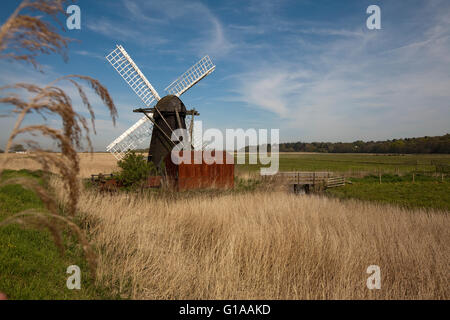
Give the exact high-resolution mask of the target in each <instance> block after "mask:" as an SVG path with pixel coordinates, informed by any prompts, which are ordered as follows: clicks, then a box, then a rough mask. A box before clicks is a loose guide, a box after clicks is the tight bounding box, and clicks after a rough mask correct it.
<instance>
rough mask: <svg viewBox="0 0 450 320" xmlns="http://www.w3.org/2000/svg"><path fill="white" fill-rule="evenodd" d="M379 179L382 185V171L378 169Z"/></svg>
mask: <svg viewBox="0 0 450 320" xmlns="http://www.w3.org/2000/svg"><path fill="white" fill-rule="evenodd" d="M378 178H379V179H380V184H381V170H380V169H378Z"/></svg>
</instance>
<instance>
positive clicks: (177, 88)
mask: <svg viewBox="0 0 450 320" xmlns="http://www.w3.org/2000/svg"><path fill="white" fill-rule="evenodd" d="M215 68H216V66H215V65H214V64H213V62H212V61H211V59H210V58H209V56H205V57H203V58H202V59H200V61H199V62H197V63H196V64H194V65H193V66H192V67H190V68H189V69H188V70H187V71H186V72H185V73H183V74H182V75H181V76H180V77H179V78H178V79H176V80H175V81H174V82H172V83H171V84H170V85H169V86H168V87H167V88H166V89H165V90H166V91H167V92H168V93H169V94H173V95H176V96H177V97H179V96H181V95H182V94H183V93H185V92H186V91H187V90H189V88H191V87H192V86H193V85H194V84H196V83H197V82H199V81H200V80H202V79H203V78H204V77H206V76H207V75H208V74H210V73H211V72H213V71H214V69H215Z"/></svg>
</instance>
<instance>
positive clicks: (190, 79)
mask: <svg viewBox="0 0 450 320" xmlns="http://www.w3.org/2000/svg"><path fill="white" fill-rule="evenodd" d="M215 69H216V66H215V65H214V63H213V62H212V61H211V59H210V58H209V56H205V57H203V58H202V59H200V61H199V62H197V63H196V64H194V65H193V66H192V67H190V68H189V69H188V70H187V71H186V72H185V73H183V74H182V75H181V76H179V77H178V78H177V79H176V80H175V81H173V82H172V83H171V84H170V85H169V86H168V87H167V88H166V89H165V90H166V91H167V92H168V93H169V94H173V95H176V96H177V97H179V96H181V95H182V94H183V93H185V92H186V91H187V90H189V89H190V88H192V87H193V86H194V85H195V84H196V83H198V82H199V81H200V80H202V79H203V78H204V77H206V76H207V75H209V74H210V73H212V72H213V71H214V70H215ZM194 124H195V122H193V123H192V125H193V126H194ZM194 127H195V126H194ZM191 130H192V131H194V130H193V128H192V129H191V128H190V125H189V124H188V132H191ZM189 138H190V140H191V141H190V142H191V145H192V146H193V147H194V150H204V149H205V148H206V146H207V145H208V143H203V142H202V139H201V137H191V136H190V135H189Z"/></svg>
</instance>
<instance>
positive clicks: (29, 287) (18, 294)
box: [0, 170, 108, 299]
mask: <svg viewBox="0 0 450 320" xmlns="http://www.w3.org/2000/svg"><path fill="white" fill-rule="evenodd" d="M17 176H20V177H23V176H25V177H33V178H35V179H37V180H38V181H40V182H42V179H41V174H40V173H39V172H29V171H26V170H21V171H5V172H3V175H2V180H5V179H7V178H11V177H17ZM31 208H39V209H42V208H43V205H42V203H41V201H40V199H39V198H38V197H37V196H36V195H35V194H34V193H33V192H32V191H29V190H25V189H24V188H22V187H21V186H19V185H5V186H2V187H0V221H2V220H4V219H5V218H7V217H8V216H10V215H12V214H14V213H18V212H20V211H22V210H25V209H31ZM64 242H65V252H64V255H61V254H60V253H59V251H58V249H57V247H56V246H55V244H54V242H53V238H52V236H51V235H50V233H49V232H48V231H47V230H36V229H32V228H30V227H22V226H19V225H17V224H15V225H9V226H6V227H1V228H0V292H3V293H6V295H7V296H8V297H9V298H10V299H105V298H108V294H107V293H106V292H105V291H104V290H100V289H99V288H97V287H95V286H94V284H93V281H92V280H91V279H90V278H89V274H88V272H87V271H86V272H84V273H83V270H88V268H87V264H86V262H85V259H84V258H83V254H82V251H81V249H80V248H79V246H78V245H77V244H76V242H75V240H74V238H73V237H71V236H69V235H68V234H65V235H64ZM73 264H75V265H78V266H79V267H80V268H81V270H82V274H81V289H80V290H69V289H67V287H66V280H67V277H68V276H69V275H68V274H66V270H67V267H68V266H70V265H73Z"/></svg>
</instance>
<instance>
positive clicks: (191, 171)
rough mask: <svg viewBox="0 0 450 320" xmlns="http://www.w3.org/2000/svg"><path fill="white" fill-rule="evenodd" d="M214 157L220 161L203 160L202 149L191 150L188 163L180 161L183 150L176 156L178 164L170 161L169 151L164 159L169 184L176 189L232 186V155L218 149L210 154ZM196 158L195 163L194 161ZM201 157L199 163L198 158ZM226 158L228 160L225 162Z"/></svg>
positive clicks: (228, 187) (227, 187) (226, 187)
mask: <svg viewBox="0 0 450 320" xmlns="http://www.w3.org/2000/svg"><path fill="white" fill-rule="evenodd" d="M211 155H212V156H213V157H215V158H216V159H221V160H222V161H217V162H222V163H217V162H214V163H212V164H209V163H210V161H208V163H207V162H205V160H204V159H203V152H202V151H191V161H190V163H181V161H179V160H180V159H181V158H182V157H183V151H181V152H180V154H179V155H178V156H177V161H176V162H178V163H179V164H175V163H174V162H173V161H172V158H171V154H170V153H169V154H168V155H167V157H166V159H165V165H166V172H167V176H168V180H169V181H168V182H169V184H170V185H171V186H172V187H173V188H174V189H175V190H177V191H184V190H191V189H211V188H218V189H231V188H233V187H234V162H233V155H231V154H229V153H227V152H222V151H218V152H217V157H216V153H215V152H214V151H212V154H211ZM194 159H197V163H195V162H194ZM200 159H201V163H200V161H199V160H200ZM227 159H228V162H229V163H227Z"/></svg>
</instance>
